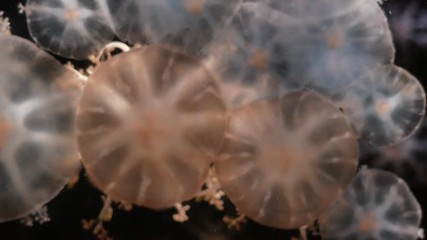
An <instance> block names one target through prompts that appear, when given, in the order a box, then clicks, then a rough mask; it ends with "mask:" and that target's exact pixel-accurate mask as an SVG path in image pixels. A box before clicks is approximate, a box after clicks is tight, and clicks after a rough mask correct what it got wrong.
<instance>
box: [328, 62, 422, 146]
mask: <svg viewBox="0 0 427 240" xmlns="http://www.w3.org/2000/svg"><path fill="white" fill-rule="evenodd" d="M334 99H335V101H336V103H337V105H339V106H340V107H342V108H343V110H344V112H346V113H347V114H348V116H349V119H350V122H351V123H352V125H353V126H354V128H355V130H356V132H357V133H358V134H359V136H360V137H361V139H362V140H365V141H369V142H371V143H373V144H375V145H390V144H395V143H399V142H401V141H402V140H403V139H405V138H406V137H408V136H409V135H410V134H411V133H412V132H414V131H415V129H417V128H418V126H419V125H420V124H421V120H422V119H423V117H424V112H425V107H426V99H425V92H424V89H423V87H422V86H421V84H420V83H419V82H418V80H417V79H416V78H415V77H413V76H412V75H411V74H409V73H408V72H407V71H405V70H404V69H401V68H399V67H397V66H395V65H385V66H381V67H378V68H374V69H371V70H370V71H368V72H366V73H365V74H364V75H363V76H362V77H361V79H360V80H358V81H357V83H355V84H353V85H352V86H350V87H349V88H347V89H345V90H344V91H342V93H340V94H338V95H337V96H335V97H334Z"/></svg>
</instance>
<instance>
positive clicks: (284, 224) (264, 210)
mask: <svg viewBox="0 0 427 240" xmlns="http://www.w3.org/2000/svg"><path fill="white" fill-rule="evenodd" d="M358 154H359V152H358V143H357V140H356V138H355V136H353V133H352V130H351V127H350V125H349V124H348V123H347V121H346V119H345V117H344V115H343V114H342V113H341V112H340V111H339V110H338V109H337V108H336V107H335V106H333V105H332V104H331V103H329V102H328V101H326V100H325V99H324V98H322V97H320V96H318V95H316V94H314V93H312V92H309V91H295V92H292V93H288V94H286V95H284V96H282V97H276V98H270V99H264V100H259V101H256V102H254V103H251V104H249V105H245V106H243V107H241V108H239V109H237V110H235V111H234V112H232V113H230V119H229V122H228V127H227V130H226V133H225V142H224V144H223V147H222V149H221V151H220V156H219V159H218V160H217V161H216V162H215V163H214V167H215V170H216V173H217V176H218V180H219V182H220V183H221V186H222V187H223V189H224V191H225V193H226V194H227V196H228V197H229V198H230V199H231V201H232V202H233V203H234V204H235V205H236V207H237V208H238V209H239V211H240V212H241V213H242V214H244V215H246V216H248V217H249V218H251V219H253V220H255V221H256V222H259V223H261V224H264V225H267V226H271V227H277V228H283V229H290V228H298V227H301V226H303V225H308V224H311V223H313V222H314V220H315V219H316V218H317V217H319V215H320V214H321V213H322V212H323V210H325V209H326V208H327V207H329V206H330V204H331V203H332V202H333V201H334V200H335V199H336V197H337V196H338V193H339V192H340V191H342V189H344V188H345V187H346V186H347V184H348V183H349V182H350V181H351V179H352V177H353V176H354V174H355V172H356V167H357V163H358Z"/></svg>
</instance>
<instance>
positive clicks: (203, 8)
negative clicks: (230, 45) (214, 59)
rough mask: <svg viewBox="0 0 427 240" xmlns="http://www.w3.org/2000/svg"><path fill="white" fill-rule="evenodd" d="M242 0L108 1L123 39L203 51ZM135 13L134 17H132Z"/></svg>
mask: <svg viewBox="0 0 427 240" xmlns="http://www.w3.org/2000/svg"><path fill="white" fill-rule="evenodd" d="M241 2H242V0H121V1H108V4H109V6H110V9H111V12H112V16H113V19H114V22H115V32H116V34H117V35H118V37H119V38H120V39H122V40H123V41H129V42H131V43H145V42H147V41H148V42H151V43H156V44H166V45H171V46H174V47H179V48H181V49H184V50H185V51H188V52H190V53H193V54H201V52H202V50H203V49H204V47H205V46H206V45H207V44H208V43H209V42H210V41H211V40H212V39H213V38H214V37H215V36H216V35H217V34H218V33H219V32H220V31H221V29H223V28H224V27H225V26H226V24H227V23H228V21H229V20H230V19H231V17H232V16H233V14H234V11H235V10H236V9H237V8H238V7H239V5H240V3H241ZM129 14H132V16H133V17H134V19H132V20H130V19H129V17H128V16H129Z"/></svg>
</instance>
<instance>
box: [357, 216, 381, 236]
mask: <svg viewBox="0 0 427 240" xmlns="http://www.w3.org/2000/svg"><path fill="white" fill-rule="evenodd" d="M358 228H359V231H360V232H362V233H369V232H372V231H375V230H377V229H378V221H377V218H376V217H375V215H373V214H371V213H368V214H367V215H366V216H364V217H363V218H362V219H361V220H360V222H359V227H358Z"/></svg>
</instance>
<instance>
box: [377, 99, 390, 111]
mask: <svg viewBox="0 0 427 240" xmlns="http://www.w3.org/2000/svg"><path fill="white" fill-rule="evenodd" d="M390 108H391V106H390V104H388V103H387V102H386V101H378V102H377V103H376V104H375V109H376V110H377V112H378V113H379V114H385V113H387V112H388V111H390Z"/></svg>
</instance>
